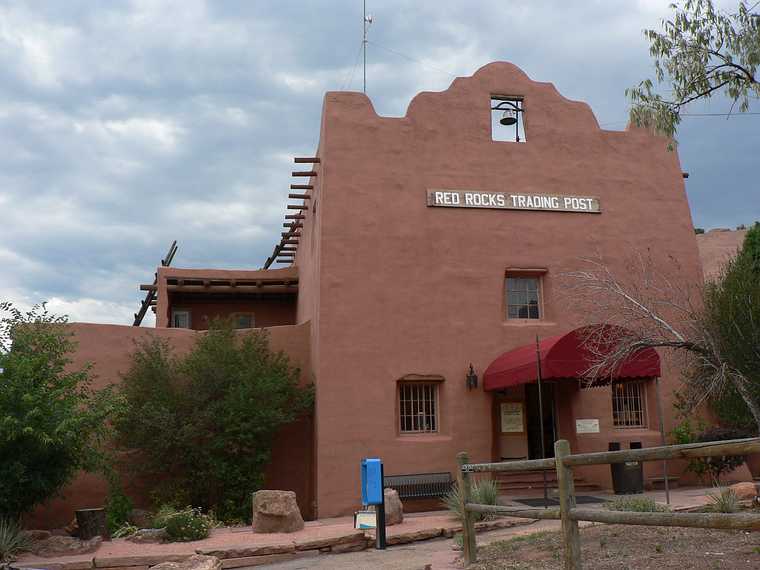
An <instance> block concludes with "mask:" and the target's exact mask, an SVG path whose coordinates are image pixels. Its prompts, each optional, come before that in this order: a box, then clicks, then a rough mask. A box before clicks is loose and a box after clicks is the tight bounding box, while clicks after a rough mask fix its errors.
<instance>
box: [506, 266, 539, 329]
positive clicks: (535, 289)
mask: <svg viewBox="0 0 760 570" xmlns="http://www.w3.org/2000/svg"><path fill="white" fill-rule="evenodd" d="M505 290H506V300H507V303H506V305H507V318H508V319H540V318H541V278H540V277H539V276H536V275H534V276H524V275H521V276H518V275H510V274H509V273H507V282H506V287H505Z"/></svg>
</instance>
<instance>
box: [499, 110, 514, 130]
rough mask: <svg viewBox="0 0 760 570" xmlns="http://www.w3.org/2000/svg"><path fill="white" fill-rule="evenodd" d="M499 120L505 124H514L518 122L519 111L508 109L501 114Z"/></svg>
mask: <svg viewBox="0 0 760 570" xmlns="http://www.w3.org/2000/svg"><path fill="white" fill-rule="evenodd" d="M499 122H500V123H501V124H502V125H504V126H507V127H508V126H510V125H514V124H515V123H516V122H517V113H515V111H514V110H512V109H507V110H506V111H504V114H503V115H502V116H501V119H500V120H499Z"/></svg>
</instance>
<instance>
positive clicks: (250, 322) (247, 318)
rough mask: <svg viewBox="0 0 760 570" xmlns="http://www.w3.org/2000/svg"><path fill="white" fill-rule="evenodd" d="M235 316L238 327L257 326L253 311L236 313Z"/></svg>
mask: <svg viewBox="0 0 760 570" xmlns="http://www.w3.org/2000/svg"><path fill="white" fill-rule="evenodd" d="M234 317H235V320H234V322H235V328H236V329H252V328H253V327H255V326H256V320H255V318H254V316H253V313H235V315H234Z"/></svg>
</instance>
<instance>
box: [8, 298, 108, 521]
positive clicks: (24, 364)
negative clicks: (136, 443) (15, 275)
mask: <svg viewBox="0 0 760 570" xmlns="http://www.w3.org/2000/svg"><path fill="white" fill-rule="evenodd" d="M3 315H5V316H3ZM0 316H3V318H0V457H2V461H0V516H6V517H11V518H12V519H17V518H18V517H19V516H20V515H22V514H24V513H26V512H28V511H30V510H31V509H32V508H34V507H35V506H36V505H38V504H40V503H42V502H43V501H45V500H47V499H50V498H51V497H53V496H55V495H56V494H57V493H58V492H59V491H60V490H61V489H62V488H63V486H64V485H66V484H67V483H68V482H69V481H71V479H72V478H73V477H74V475H75V474H76V473H77V472H78V471H79V470H80V469H84V470H89V471H96V470H97V471H100V470H103V469H104V468H105V465H106V461H105V455H104V453H103V452H102V446H101V444H102V442H103V440H104V438H105V437H107V434H108V423H107V418H108V416H109V415H110V414H111V412H112V410H113V405H114V400H113V398H112V396H111V392H110V390H107V389H106V390H100V391H98V392H95V391H94V390H92V388H91V379H90V373H89V368H88V367H87V366H85V367H84V368H81V369H73V368H72V367H71V358H70V355H71V352H72V351H73V350H74V348H75V346H76V344H75V343H74V341H73V340H72V338H71V336H72V333H71V332H70V331H69V329H68V328H67V327H66V326H65V324H66V317H60V316H55V315H52V314H50V313H48V311H47V309H46V308H45V305H44V304H43V305H39V306H36V307H34V308H33V309H32V310H31V311H29V312H26V313H22V312H21V311H19V310H18V309H16V308H15V307H13V306H12V305H11V304H10V303H0Z"/></svg>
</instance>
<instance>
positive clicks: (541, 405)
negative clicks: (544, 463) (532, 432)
mask: <svg viewBox="0 0 760 570" xmlns="http://www.w3.org/2000/svg"><path fill="white" fill-rule="evenodd" d="M536 381H537V383H538V415H539V420H540V422H541V424H540V425H541V459H546V442H545V440H544V437H545V436H544V395H543V390H542V387H541V386H542V382H541V349H540V348H539V344H538V335H536ZM541 475H542V476H543V480H544V508H545V509H546V508H549V489H548V487H547V482H546V469H542V470H541Z"/></svg>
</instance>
